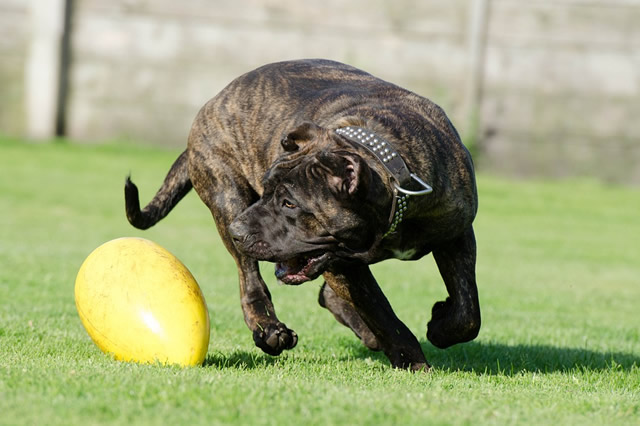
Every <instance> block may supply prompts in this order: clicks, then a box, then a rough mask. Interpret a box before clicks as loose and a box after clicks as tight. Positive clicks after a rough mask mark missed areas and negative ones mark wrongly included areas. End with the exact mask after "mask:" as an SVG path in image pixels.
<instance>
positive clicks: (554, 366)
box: [354, 341, 640, 376]
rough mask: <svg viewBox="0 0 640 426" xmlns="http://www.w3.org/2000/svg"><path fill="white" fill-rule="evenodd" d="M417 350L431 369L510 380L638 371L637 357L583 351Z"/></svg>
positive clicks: (482, 346)
mask: <svg viewBox="0 0 640 426" xmlns="http://www.w3.org/2000/svg"><path fill="white" fill-rule="evenodd" d="M421 346H422V351H423V352H424V354H425V356H426V357H427V360H428V361H429V363H430V364H431V366H432V367H434V368H436V369H438V370H444V371H467V372H474V373H476V374H479V375H503V376H513V375H515V374H519V373H523V372H525V373H526V372H534V373H541V374H547V373H553V372H567V371H573V370H587V371H604V370H622V371H630V370H631V369H632V368H634V366H636V367H640V356H637V355H634V354H630V353H624V352H609V351H603V352H600V351H595V350H591V349H587V348H584V349H583V348H566V347H558V346H549V345H526V344H519V345H507V344H502V343H494V342H469V343H465V344H462V345H456V346H452V347H450V348H448V349H445V350H441V349H437V348H436V347H434V346H433V345H431V344H430V343H429V342H426V341H423V342H421ZM354 349H355V350H354V352H355V354H356V357H362V358H373V359H376V360H379V361H380V362H387V361H386V357H385V356H384V355H383V354H381V353H379V352H377V353H373V352H370V351H368V350H367V349H366V348H363V347H358V348H357V349H356V348H355V347H354Z"/></svg>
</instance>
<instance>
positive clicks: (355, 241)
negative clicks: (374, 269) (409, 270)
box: [229, 123, 391, 284]
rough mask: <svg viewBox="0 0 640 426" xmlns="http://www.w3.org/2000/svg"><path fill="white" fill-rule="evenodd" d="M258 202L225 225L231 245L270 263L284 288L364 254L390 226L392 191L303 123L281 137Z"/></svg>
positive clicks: (356, 158) (347, 148)
mask: <svg viewBox="0 0 640 426" xmlns="http://www.w3.org/2000/svg"><path fill="white" fill-rule="evenodd" d="M281 143H282V146H283V148H284V151H285V152H284V154H283V155H282V156H281V157H280V158H279V159H278V160H277V161H276V162H275V163H274V164H273V165H272V166H271V167H270V169H269V170H268V171H267V173H266V174H265V177H264V180H263V188H264V192H263V195H262V197H261V198H260V200H259V201H258V202H256V203H255V204H253V205H252V206H251V207H249V208H248V209H247V210H245V211H244V212H243V213H242V214H241V215H240V216H239V217H237V218H236V219H235V220H234V221H233V223H232V224H231V226H230V228H229V231H230V235H231V237H232V238H233V240H234V243H235V245H236V247H237V248H238V249H239V250H240V251H242V252H244V253H245V254H247V255H249V256H251V257H253V258H256V259H258V260H266V261H271V262H276V276H277V277H278V279H280V280H281V281H282V282H283V283H286V284H301V283H303V282H305V281H308V280H310V279H313V278H316V277H317V276H318V275H320V274H321V273H322V272H324V271H325V270H326V269H327V268H328V267H329V266H330V264H331V263H332V262H333V261H335V260H336V259H342V260H348V259H349V258H350V257H353V256H354V254H356V253H362V252H366V251H367V250H368V249H369V248H370V247H371V246H372V244H373V243H374V242H375V240H376V238H377V237H378V236H379V235H380V232H384V231H385V230H386V226H387V225H388V215H389V211H388V207H386V208H385V206H388V205H389V200H390V196H391V195H390V193H389V191H388V190H387V188H386V187H385V185H384V184H383V182H382V181H381V179H380V177H379V175H378V174H377V173H376V172H375V171H373V170H372V169H371V168H370V167H369V165H368V164H367V162H366V161H365V160H364V159H363V158H362V157H361V156H360V155H359V154H358V153H357V152H355V149H354V148H353V147H352V146H351V145H349V144H348V143H345V142H344V141H342V140H341V138H340V137H339V136H337V135H336V134H335V133H334V132H331V131H329V130H326V129H323V128H320V127H318V126H315V125H313V124H310V123H305V124H303V125H301V126H300V127H298V128H296V129H295V130H293V131H292V132H289V133H288V134H287V135H286V136H285V137H284V138H283V139H282V142H281Z"/></svg>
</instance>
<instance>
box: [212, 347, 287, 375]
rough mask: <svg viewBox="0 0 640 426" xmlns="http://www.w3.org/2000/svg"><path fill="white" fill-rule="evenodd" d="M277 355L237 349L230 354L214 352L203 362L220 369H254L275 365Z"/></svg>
mask: <svg viewBox="0 0 640 426" xmlns="http://www.w3.org/2000/svg"><path fill="white" fill-rule="evenodd" d="M276 361H277V357H272V356H269V355H267V354H263V353H259V352H256V351H253V352H250V351H243V350H236V351H233V352H231V353H230V354H224V353H221V352H214V353H210V354H208V355H207V357H206V358H205V360H204V363H203V364H202V365H203V366H204V367H217V368H219V369H230V368H232V369H238V370H252V369H255V368H264V367H267V366H270V365H273V364H274V363H275V362H276Z"/></svg>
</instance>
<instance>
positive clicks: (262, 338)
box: [253, 323, 298, 356]
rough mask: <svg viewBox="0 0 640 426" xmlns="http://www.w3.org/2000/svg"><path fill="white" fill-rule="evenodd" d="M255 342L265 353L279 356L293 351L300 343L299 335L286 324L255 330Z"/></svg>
mask: <svg viewBox="0 0 640 426" xmlns="http://www.w3.org/2000/svg"><path fill="white" fill-rule="evenodd" d="M253 341H254V342H255V344H256V346H257V347H259V348H260V349H262V350H263V351H264V352H265V353H267V354H269V355H273V356H277V355H280V354H281V353H282V351H284V350H285V349H293V348H294V347H295V346H296V344H297V343H298V335H297V334H296V332H295V331H293V330H290V329H288V328H287V327H286V326H285V325H284V324H282V323H276V324H269V325H267V326H265V327H259V328H258V329H257V330H254V332H253Z"/></svg>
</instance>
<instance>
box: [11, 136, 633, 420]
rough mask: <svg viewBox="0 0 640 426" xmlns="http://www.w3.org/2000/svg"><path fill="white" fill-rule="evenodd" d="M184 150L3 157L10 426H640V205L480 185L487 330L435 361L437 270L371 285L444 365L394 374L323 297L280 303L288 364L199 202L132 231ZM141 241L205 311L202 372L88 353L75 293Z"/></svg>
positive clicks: (587, 191)
mask: <svg viewBox="0 0 640 426" xmlns="http://www.w3.org/2000/svg"><path fill="white" fill-rule="evenodd" d="M176 155H177V152H168V151H160V150H153V149H147V148H130V147H129V148H127V147H123V146H107V147H78V146H73V145H68V144H64V143H56V144H47V145H29V144H25V143H20V142H17V141H13V142H11V141H7V140H2V141H0V424H33V425H36V424H38V425H41V424H42V425H44V424H46V425H56V424H60V425H91V424H118V425H125V424H165V425H173V424H229V423H231V424H242V425H249V424H279V425H286V424H395V425H403V424H473V425H475V424H527V425H528V424H562V425H566V424H576V425H583V424H598V425H599V424H638V423H639V422H640V192H639V191H638V190H634V189H625V188H620V187H615V186H606V185H603V184H598V183H596V182H592V181H585V180H570V181H562V182H539V181H538V182H518V181H510V180H507V179H498V178H491V177H487V176H480V178H479V191H480V212H479V215H478V218H477V221H476V236H477V240H478V269H477V272H478V284H479V289H480V298H481V307H482V313H483V325H482V330H481V332H480V336H479V337H478V338H477V339H476V340H475V341H474V342H471V343H468V344H464V345H458V346H456V347H453V348H450V349H448V350H444V351H443V350H439V349H436V348H435V347H433V346H432V345H431V344H429V343H428V341H427V340H426V337H425V332H426V323H427V321H428V320H429V318H430V311H431V306H432V305H433V303H434V302H436V301H437V300H442V299H443V298H444V297H445V296H446V292H445V288H444V285H443V283H442V281H441V279H440V276H439V274H438V272H437V269H436V267H435V264H434V262H433V260H432V258H431V257H427V258H425V259H422V260H420V261H417V262H400V261H388V262H384V263H382V264H379V265H376V266H375V267H374V272H375V274H376V276H377V277H378V281H379V282H380V284H381V286H382V288H383V289H384V291H385V292H386V294H387V296H388V298H389V299H390V301H391V303H392V305H393V306H394V308H395V310H396V313H397V314H398V316H399V317H400V318H401V319H402V320H403V321H404V322H405V323H406V324H407V326H408V327H409V328H410V329H411V330H412V331H413V332H414V333H415V334H416V335H417V336H418V338H419V340H420V342H421V343H422V347H423V350H424V352H425V354H426V356H427V359H428V360H429V361H430V363H431V364H432V365H433V369H432V371H431V372H430V373H428V374H411V373H408V372H405V371H398V370H394V369H392V368H390V366H389V364H388V362H387V360H386V358H385V357H384V356H382V355H380V354H378V353H371V352H368V351H367V350H365V349H364V348H363V347H362V346H361V345H360V343H359V342H358V341H357V340H356V339H355V337H354V336H353V335H352V333H351V332H350V331H349V330H347V329H346V328H344V327H342V326H341V325H339V324H338V323H337V322H335V321H334V320H333V318H332V316H331V314H329V313H328V312H327V311H325V310H323V309H321V308H320V307H319V306H318V305H317V303H316V298H317V291H318V289H319V287H320V284H321V282H320V281H319V280H317V281H314V282H312V283H307V284H305V285H302V286H299V287H285V286H279V285H277V284H276V283H275V279H274V277H273V266H272V265H269V264H265V265H264V269H263V271H264V275H265V277H266V279H267V280H268V283H269V286H270V288H271V290H272V294H273V298H274V303H275V305H276V309H277V311H278V314H279V317H280V319H281V320H283V321H284V322H285V323H286V324H287V325H288V326H289V327H291V328H293V329H294V330H296V332H297V333H298V335H299V336H300V341H299V343H298V346H297V347H296V348H295V349H294V350H292V351H289V352H287V353H285V354H283V355H282V356H280V357H277V358H273V357H270V356H267V355H264V354H263V353H262V352H261V351H260V350H259V349H257V348H256V347H254V345H253V341H252V338H251V334H250V333H249V331H248V330H247V329H246V326H245V325H244V321H243V319H242V313H241V309H240V302H239V297H238V289H237V277H236V268H235V264H234V262H233V261H232V259H231V257H230V256H229V255H228V253H227V252H226V251H225V249H224V247H223V246H222V244H221V243H220V240H219V237H218V235H217V232H216V230H215V228H214V224H213V221H212V219H211V216H210V214H209V212H208V210H207V209H206V208H205V206H204V205H203V204H202V203H201V202H200V200H199V199H198V197H197V195H196V194H195V193H191V194H189V195H188V196H187V197H186V198H185V199H184V200H183V201H182V203H180V204H179V205H178V207H177V208H176V209H175V210H174V211H173V212H172V213H171V214H170V215H169V216H168V217H167V218H166V219H165V220H164V221H162V222H160V223H159V224H158V225H157V226H156V227H154V228H152V229H150V230H148V231H144V232H143V231H138V230H135V229H133V228H132V227H131V226H130V225H129V224H128V223H127V221H126V219H125V215H124V206H123V184H124V178H125V176H126V175H127V174H128V173H129V172H130V171H131V172H132V173H133V178H134V180H135V181H136V183H137V184H138V185H139V187H140V189H141V199H142V200H143V202H146V201H147V200H149V199H150V197H151V196H152V195H153V194H154V192H155V190H156V189H157V188H158V187H159V185H160V183H161V180H162V179H163V178H164V175H165V172H166V171H167V170H168V168H169V166H170V165H171V163H172V162H173V160H174V158H175V157H176ZM121 236H142V237H145V238H148V239H151V240H153V241H155V242H157V243H159V244H160V245H162V246H164V247H165V248H167V249H168V250H170V251H171V252H173V253H174V254H175V255H176V256H178V258H180V259H181V260H182V261H183V262H184V263H185V264H186V265H187V266H188V267H189V269H190V270H191V271H192V273H193V274H194V276H195V277H196V278H197V280H198V282H199V284H200V286H201V288H202V290H203V293H204V295H205V298H206V300H207V303H208V306H209V314H210V317H211V341H210V346H209V354H208V357H207V359H206V362H205V365H204V366H203V367H195V368H187V369H180V368H176V367H161V366H156V365H136V364H127V363H121V362H117V361H113V360H112V359H111V358H110V357H109V356H106V355H104V354H103V353H102V352H100V350H99V349H98V348H97V347H96V346H95V345H94V344H93V343H92V342H91V340H90V339H89V337H88V335H87V334H86V332H85V330H84V329H83V327H82V324H81V323H80V320H79V318H78V315H77V312H76V308H75V305H74V299H73V288H74V280H75V275H76V272H77V270H78V268H79V267H80V264H81V263H82V261H83V260H84V259H85V258H86V256H87V255H88V254H89V253H90V252H91V251H92V250H93V249H94V248H96V247H97V246H99V245H100V244H102V243H104V242H106V241H108V240H110V239H113V238H117V237H121Z"/></svg>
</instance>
